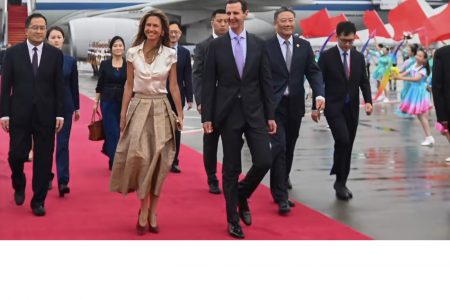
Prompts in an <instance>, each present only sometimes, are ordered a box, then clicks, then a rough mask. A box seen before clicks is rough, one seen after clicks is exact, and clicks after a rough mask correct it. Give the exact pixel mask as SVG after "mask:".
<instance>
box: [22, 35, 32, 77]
mask: <svg viewBox="0 0 450 300" xmlns="http://www.w3.org/2000/svg"><path fill="white" fill-rule="evenodd" d="M22 45H23V46H22V51H23V56H24V57H25V62H26V65H27V66H28V69H29V71H30V73H31V74H33V66H32V65H31V59H30V52H28V44H27V42H24V43H23V44H22Z"/></svg>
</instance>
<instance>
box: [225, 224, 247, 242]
mask: <svg viewBox="0 0 450 300" xmlns="http://www.w3.org/2000/svg"><path fill="white" fill-rule="evenodd" d="M228 234H229V235H231V236H232V237H234V238H238V239H243V238H244V237H245V235H244V232H243V231H242V228H241V225H239V224H232V223H228Z"/></svg>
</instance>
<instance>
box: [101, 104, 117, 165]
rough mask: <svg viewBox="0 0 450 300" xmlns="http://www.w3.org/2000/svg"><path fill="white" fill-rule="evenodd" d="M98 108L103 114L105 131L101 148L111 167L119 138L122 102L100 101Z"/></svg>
mask: <svg viewBox="0 0 450 300" xmlns="http://www.w3.org/2000/svg"><path fill="white" fill-rule="evenodd" d="M100 108H101V110H102V116H103V130H104V131H105V144H104V147H103V149H104V151H105V153H106V155H107V156H108V157H109V166H110V167H111V166H112V164H113V162H114V155H115V154H116V148H117V144H118V143H119V138H120V110H121V108H122V103H121V102H119V101H108V100H106V101H100Z"/></svg>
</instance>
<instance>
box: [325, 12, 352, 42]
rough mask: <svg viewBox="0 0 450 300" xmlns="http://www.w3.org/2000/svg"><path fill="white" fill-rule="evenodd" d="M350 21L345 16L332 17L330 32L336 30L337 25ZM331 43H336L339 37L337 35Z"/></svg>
mask: <svg viewBox="0 0 450 300" xmlns="http://www.w3.org/2000/svg"><path fill="white" fill-rule="evenodd" d="M345 21H348V19H347V17H346V16H345V15H344V14H340V15H337V16H335V17H330V31H329V32H332V31H333V30H336V26H337V24H339V23H341V22H345ZM330 41H331V42H336V41H337V36H336V34H335V35H334V36H333V37H332V38H331V40H330Z"/></svg>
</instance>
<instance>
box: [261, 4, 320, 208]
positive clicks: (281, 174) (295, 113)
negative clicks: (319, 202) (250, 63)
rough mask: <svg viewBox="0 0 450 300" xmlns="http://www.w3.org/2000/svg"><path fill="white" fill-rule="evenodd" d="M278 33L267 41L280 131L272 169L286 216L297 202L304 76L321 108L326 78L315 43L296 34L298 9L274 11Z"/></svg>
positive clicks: (274, 188)
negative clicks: (293, 189) (291, 196)
mask: <svg viewBox="0 0 450 300" xmlns="http://www.w3.org/2000/svg"><path fill="white" fill-rule="evenodd" d="M274 25H275V29H276V32H277V33H276V35H275V36H274V37H272V38H271V39H269V40H267V41H266V49H267V52H268V57H269V60H270V66H271V70H272V83H273V89H274V103H275V121H276V123H277V125H278V130H277V133H276V134H274V135H272V136H271V143H272V158H273V161H272V168H271V169H270V189H271V192H272V196H273V199H274V201H275V202H276V203H278V212H279V213H280V214H282V215H285V214H288V213H289V212H290V207H291V206H294V203H293V202H291V201H289V200H288V191H287V190H288V184H287V182H288V177H289V172H290V170H291V167H292V160H293V156H294V149H295V143H296V142H297V139H298V135H299V130H300V125H301V123H302V118H303V116H304V115H305V88H304V78H305V76H306V78H307V79H308V82H309V84H310V85H311V88H312V90H313V97H315V100H316V105H317V109H319V110H322V109H323V108H324V106H325V99H324V97H323V96H324V90H323V80H322V73H321V72H320V68H319V66H318V65H317V63H316V61H315V59H314V53H313V51H312V48H311V45H310V44H309V42H307V41H306V40H304V39H301V38H298V37H294V36H293V33H294V29H295V12H294V11H293V10H292V9H290V8H287V7H281V8H280V9H278V10H277V11H276V12H275V14H274Z"/></svg>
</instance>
